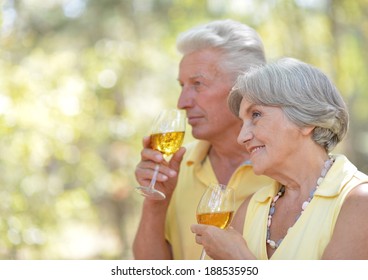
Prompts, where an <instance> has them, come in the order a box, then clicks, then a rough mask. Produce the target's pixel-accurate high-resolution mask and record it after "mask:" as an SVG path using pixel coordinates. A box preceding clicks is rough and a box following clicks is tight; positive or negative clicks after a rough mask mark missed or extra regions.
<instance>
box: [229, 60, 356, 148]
mask: <svg viewBox="0 0 368 280" xmlns="http://www.w3.org/2000/svg"><path fill="white" fill-rule="evenodd" d="M243 98H244V99H245V100H247V101H248V102H250V103H253V104H259V105H264V106H276V107H280V108H281V109H282V110H283V111H284V113H285V115H286V116H287V118H288V119H289V120H291V121H292V122H293V123H295V124H296V125H298V126H299V127H305V126H315V129H314V131H313V136H312V138H313V140H314V141H315V142H316V143H317V144H319V145H321V146H322V147H324V148H325V150H326V151H327V152H329V151H331V150H332V149H333V148H334V147H335V146H336V145H337V144H338V143H339V142H340V141H341V140H342V139H343V137H344V136H345V134H346V133H347V130H348V126H349V114H348V110H347V107H346V104H345V102H344V100H343V98H342V97H341V95H340V93H339V91H338V90H337V88H336V87H335V86H334V84H333V83H332V82H331V80H330V79H329V78H328V77H327V76H326V75H325V74H324V73H322V72H321V71H320V70H319V69H317V68H316V67H313V66H311V65H309V64H307V63H304V62H301V61H299V60H297V59H293V58H283V59H280V60H278V61H276V62H274V63H270V64H268V65H266V66H264V67H254V68H253V69H251V70H249V71H248V72H247V73H244V74H242V75H240V76H239V77H238V79H237V81H236V84H235V86H234V87H233V89H232V90H231V92H230V95H229V99H228V105H229V107H230V110H231V111H232V112H233V113H234V114H235V115H237V116H238V115H239V108H240V103H241V101H242V99H243Z"/></svg>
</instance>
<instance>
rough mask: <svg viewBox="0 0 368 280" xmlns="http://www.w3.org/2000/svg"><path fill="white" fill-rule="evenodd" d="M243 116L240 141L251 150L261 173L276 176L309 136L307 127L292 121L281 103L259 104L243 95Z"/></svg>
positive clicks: (258, 171) (255, 170) (257, 172)
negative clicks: (272, 104) (304, 128)
mask: <svg viewBox="0 0 368 280" xmlns="http://www.w3.org/2000/svg"><path fill="white" fill-rule="evenodd" d="M239 117H240V118H241V119H242V121H243V125H242V128H241V131H240V134H239V137H238V143H239V144H241V145H243V146H244V147H245V148H246V150H247V151H248V152H249V154H250V160H251V162H252V164H253V169H254V172H255V174H257V175H268V176H270V177H272V176H273V175H275V172H276V173H277V172H282V168H283V167H285V166H287V164H290V160H292V158H293V155H295V154H296V153H298V152H300V151H299V149H300V147H301V146H303V145H302V141H305V139H306V135H305V133H304V132H303V129H301V128H300V127H298V126H297V125H295V124H294V123H292V122H291V121H290V120H289V119H288V118H287V117H286V116H285V114H284V112H283V110H282V109H281V108H279V107H271V106H262V105H256V104H252V103H249V102H248V101H246V100H245V99H243V101H242V102H241V105H240V110H239ZM291 164H292V163H291Z"/></svg>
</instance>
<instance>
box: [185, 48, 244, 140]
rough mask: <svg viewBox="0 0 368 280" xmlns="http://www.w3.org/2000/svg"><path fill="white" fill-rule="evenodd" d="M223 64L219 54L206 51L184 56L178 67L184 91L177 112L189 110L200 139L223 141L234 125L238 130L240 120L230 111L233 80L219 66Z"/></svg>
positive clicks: (195, 132)
mask: <svg viewBox="0 0 368 280" xmlns="http://www.w3.org/2000/svg"><path fill="white" fill-rule="evenodd" d="M220 60H221V54H220V53H219V52H218V51H216V50H213V49H204V50H201V51H197V52H193V53H190V54H188V55H185V56H184V57H183V58H182V60H181V62H180V65H179V77H178V81H179V83H180V85H181V87H182V90H181V94H180V97H179V100H178V108H180V109H184V110H186V112H187V117H188V123H189V124H190V125H191V126H192V134H193V136H194V137H195V138H197V139H203V140H208V141H211V140H213V139H214V138H218V137H224V135H226V131H227V130H228V129H230V128H232V129H233V128H234V126H235V125H236V126H238V127H239V120H238V119H237V118H236V117H235V116H234V115H233V114H232V113H231V112H230V110H229V109H228V107H227V97H228V94H229V91H230V89H231V87H232V85H233V79H232V78H231V76H230V75H229V74H228V73H225V72H224V71H223V70H222V69H221V68H220V67H219V66H218V62H219V61H220ZM239 129H240V127H239ZM232 137H233V135H232Z"/></svg>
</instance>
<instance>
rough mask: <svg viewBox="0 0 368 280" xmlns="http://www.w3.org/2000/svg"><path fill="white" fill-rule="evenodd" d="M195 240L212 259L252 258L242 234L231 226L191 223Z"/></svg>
mask: <svg viewBox="0 0 368 280" xmlns="http://www.w3.org/2000/svg"><path fill="white" fill-rule="evenodd" d="M191 230H192V232H193V233H195V235H196V236H195V240H196V242H197V243H198V244H200V245H202V246H203V247H204V249H205V250H206V253H207V255H208V256H210V257H211V258H212V259H218V260H231V259H239V260H240V259H254V256H253V254H252V253H251V252H250V251H249V249H248V247H247V244H246V242H245V240H244V238H243V236H242V235H241V234H240V233H239V232H237V231H236V230H235V229H233V228H232V227H229V228H228V229H225V230H223V229H220V228H218V227H215V226H208V225H200V224H199V225H197V224H195V225H192V226H191Z"/></svg>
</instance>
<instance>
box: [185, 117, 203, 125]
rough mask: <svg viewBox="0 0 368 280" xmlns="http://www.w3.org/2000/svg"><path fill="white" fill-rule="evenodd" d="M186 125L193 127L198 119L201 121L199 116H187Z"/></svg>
mask: <svg viewBox="0 0 368 280" xmlns="http://www.w3.org/2000/svg"><path fill="white" fill-rule="evenodd" d="M187 118H188V123H189V124H191V125H193V124H195V123H197V122H198V121H199V120H200V119H202V117H201V116H188V117H187Z"/></svg>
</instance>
